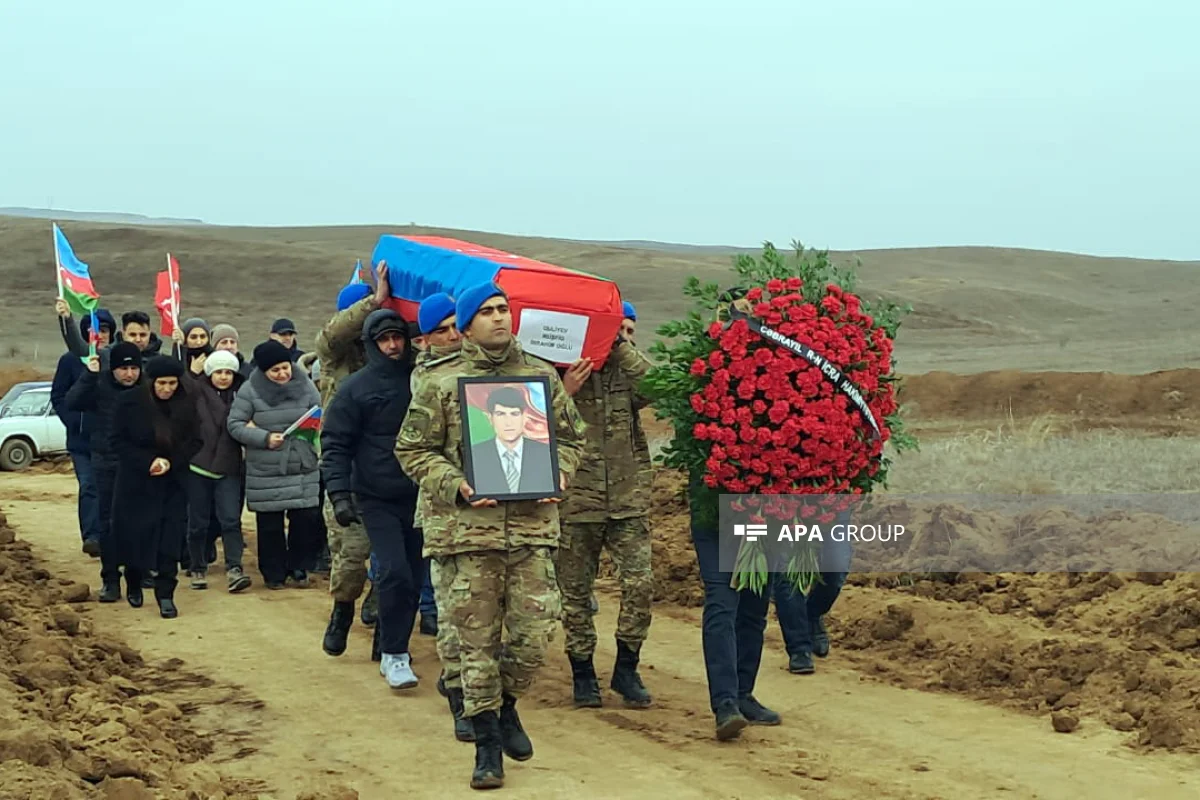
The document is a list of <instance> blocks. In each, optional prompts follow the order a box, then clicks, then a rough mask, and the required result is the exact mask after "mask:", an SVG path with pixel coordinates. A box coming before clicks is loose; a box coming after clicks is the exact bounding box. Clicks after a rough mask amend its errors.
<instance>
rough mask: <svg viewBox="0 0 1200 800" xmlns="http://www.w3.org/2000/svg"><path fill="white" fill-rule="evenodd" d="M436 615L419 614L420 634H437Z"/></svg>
mask: <svg viewBox="0 0 1200 800" xmlns="http://www.w3.org/2000/svg"><path fill="white" fill-rule="evenodd" d="M437 626H438V621H437V617H435V616H432V615H430V614H422V615H421V635H422V636H437Z"/></svg>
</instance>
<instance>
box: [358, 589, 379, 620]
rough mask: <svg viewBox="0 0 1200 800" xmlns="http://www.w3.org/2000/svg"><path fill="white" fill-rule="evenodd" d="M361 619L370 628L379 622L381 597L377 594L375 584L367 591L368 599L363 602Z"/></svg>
mask: <svg viewBox="0 0 1200 800" xmlns="http://www.w3.org/2000/svg"><path fill="white" fill-rule="evenodd" d="M359 619H361V620H362V624H363V625H366V626H367V627H368V628H370V627H372V626H374V625H375V623H376V622H378V621H379V595H377V594H375V584H374V583H372V584H371V588H370V589H368V590H367V599H366V600H363V604H362V612H361V613H360V614H359Z"/></svg>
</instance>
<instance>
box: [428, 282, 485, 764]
mask: <svg viewBox="0 0 1200 800" xmlns="http://www.w3.org/2000/svg"><path fill="white" fill-rule="evenodd" d="M455 320H456V317H455V314H454V298H453V297H451V296H450V295H448V294H446V293H445V292H439V293H438V294H435V295H431V296H430V297H427V298H425V299H424V300H422V301H421V306H420V308H419V309H418V310H417V324H418V326H419V327H420V333H421V336H420V337H419V338H418V340H417V345H418V347H420V348H421V352H420V354H419V355H418V356H417V366H416V369H415V370H414V371H413V396H414V397H416V395H417V386H418V384H419V382H420V381H421V380H422V376H423V375H424V373H425V372H426V371H428V368H429V365H430V364H436V363H439V361H445V360H446V356H452V355H454V354H455V353H457V352H458V351H459V349H460V348H461V347H462V334H461V333H459V332H458V326H457V325H456V324H455ZM441 510H442V512H443V514H444V513H445V509H444V508H443V509H441ZM452 523H453V518H452V517H451V519H450V520H446V519H444V518H443V517H442V516H440V515H439V514H438V513H437V512H436V511H435V510H434V509H433V508H432V507H431V503H430V502H429V494H428V493H427V492H419V493H418V495H417V515H416V522H415V525H416V527H418V528H420V529H422V531H423V532H424V535H425V537H426V539H425V540H426V541H428V540H429V537H430V536H437V535H438V534H437V531H441V530H444V529H446V528H447V526H448V525H450V524H452ZM425 555H426V556H427V557H428V556H429V548H428V547H426V549H425ZM441 562H442V559H440V558H437V557H433V558H429V576H430V580H431V582H432V584H433V596H434V602H435V604H436V606H437V608H438V609H445V608H446V606H447V604H448V602H449V592H450V584H449V582H448V581H447V580H445V578H446V577H447V576H450V577H453V575H454V570H453V569H449V570H443V569H442V567H441ZM422 618H424V614H422ZM437 654H438V660H439V661H441V662H442V674H441V677H439V678H438V684H437V687H438V692H440V693H441V695H442V696H443V697H445V698H446V701H447V702H448V703H449V704H450V713H451V715H453V717H454V738H455V739H458V740H459V741H460V742H473V741H475V728H474V726H472V725H471V721H470V720H468V719H467V718H466V717H464V716H463V689H462V676H461V669H460V667H459V657H458V631H457V629H456V628H455V627H454V626H453V625H452V624H450V620H449V619H446V618H444V617H442V618H440V619H439V620H438V625H437Z"/></svg>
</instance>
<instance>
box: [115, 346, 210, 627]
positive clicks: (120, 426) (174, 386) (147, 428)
mask: <svg viewBox="0 0 1200 800" xmlns="http://www.w3.org/2000/svg"><path fill="white" fill-rule="evenodd" d="M183 371H184V368H183V364H182V363H180V362H179V361H178V360H176V359H174V358H170V357H168V356H156V357H154V358H152V359H150V361H149V362H147V364H146V367H145V373H146V378H145V380H144V381H143V384H144V385H143V386H141V387H140V388H139V389H137V390H136V391H132V392H128V393H126V395H125V396H123V397H122V398H121V403H120V405H119V406H118V407H117V409H116V414H115V420H114V422H113V433H112V441H113V445H114V447H115V448H116V451H117V454H118V456H119V457H120V467H119V468H118V471H117V482H116V489H115V491H114V492H113V510H112V533H111V539H112V542H113V546H114V548H115V549H116V551H117V552H116V557H117V560H118V563H120V564H122V565H124V567H125V575H126V581H127V583H128V584H129V591H128V593H127V596H128V600H129V604H130V605H131V606H133V607H134V608H138V607H140V606H141V605H142V592H141V578H142V577H143V576H144V575H152V576H153V577H154V596H155V598H157V600H158V606H159V611H160V613H161V614H162V616H163V617H164V618H166V619H171V618H173V617H176V616H178V614H179V612H178V610H177V609H176V607H175V601H174V596H175V584H176V579H175V576H176V572H177V570H178V562H179V557H180V555H181V553H182V552H183V547H184V542H185V540H186V534H187V477H188V464H189V463H190V461H191V458H192V456H193V455H195V453H196V451H197V450H199V449H200V444H201V442H200V440H199V435H198V431H199V426H198V421H197V417H196V412H195V408H194V406H193V404H192V401H191V398H189V397H188V395H187V393H186V391H185V390H184V388H183V385H182V384H181V382H180V379H181V378H182V376H183Z"/></svg>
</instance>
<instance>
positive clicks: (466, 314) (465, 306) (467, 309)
mask: <svg viewBox="0 0 1200 800" xmlns="http://www.w3.org/2000/svg"><path fill="white" fill-rule="evenodd" d="M497 295H499V296H500V297H507V296H508V295H506V294H504V292H503V291H501V290H500V287H499V286H497V285H496V284H495V283H493V282H491V281H488V282H487V283H480V284H476V285H475V286H472V287H471V288H470V289H467V290H466V291H464V292H463V293H462V294H460V295H459V296H458V304H457V306H456V307H455V311H454V313H455V314H456V315H457V316H458V320H457V324H458V329H459V330H460V331H465V330H466V329H467V328H468V327H470V325H471V320H473V319H475V315H476V314H478V313H479V307H480V306H481V305H483V304H484V303H486V302H487V301H488V300H491V299H492V298H493V297H496V296H497ZM443 319H444V317H443Z"/></svg>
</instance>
